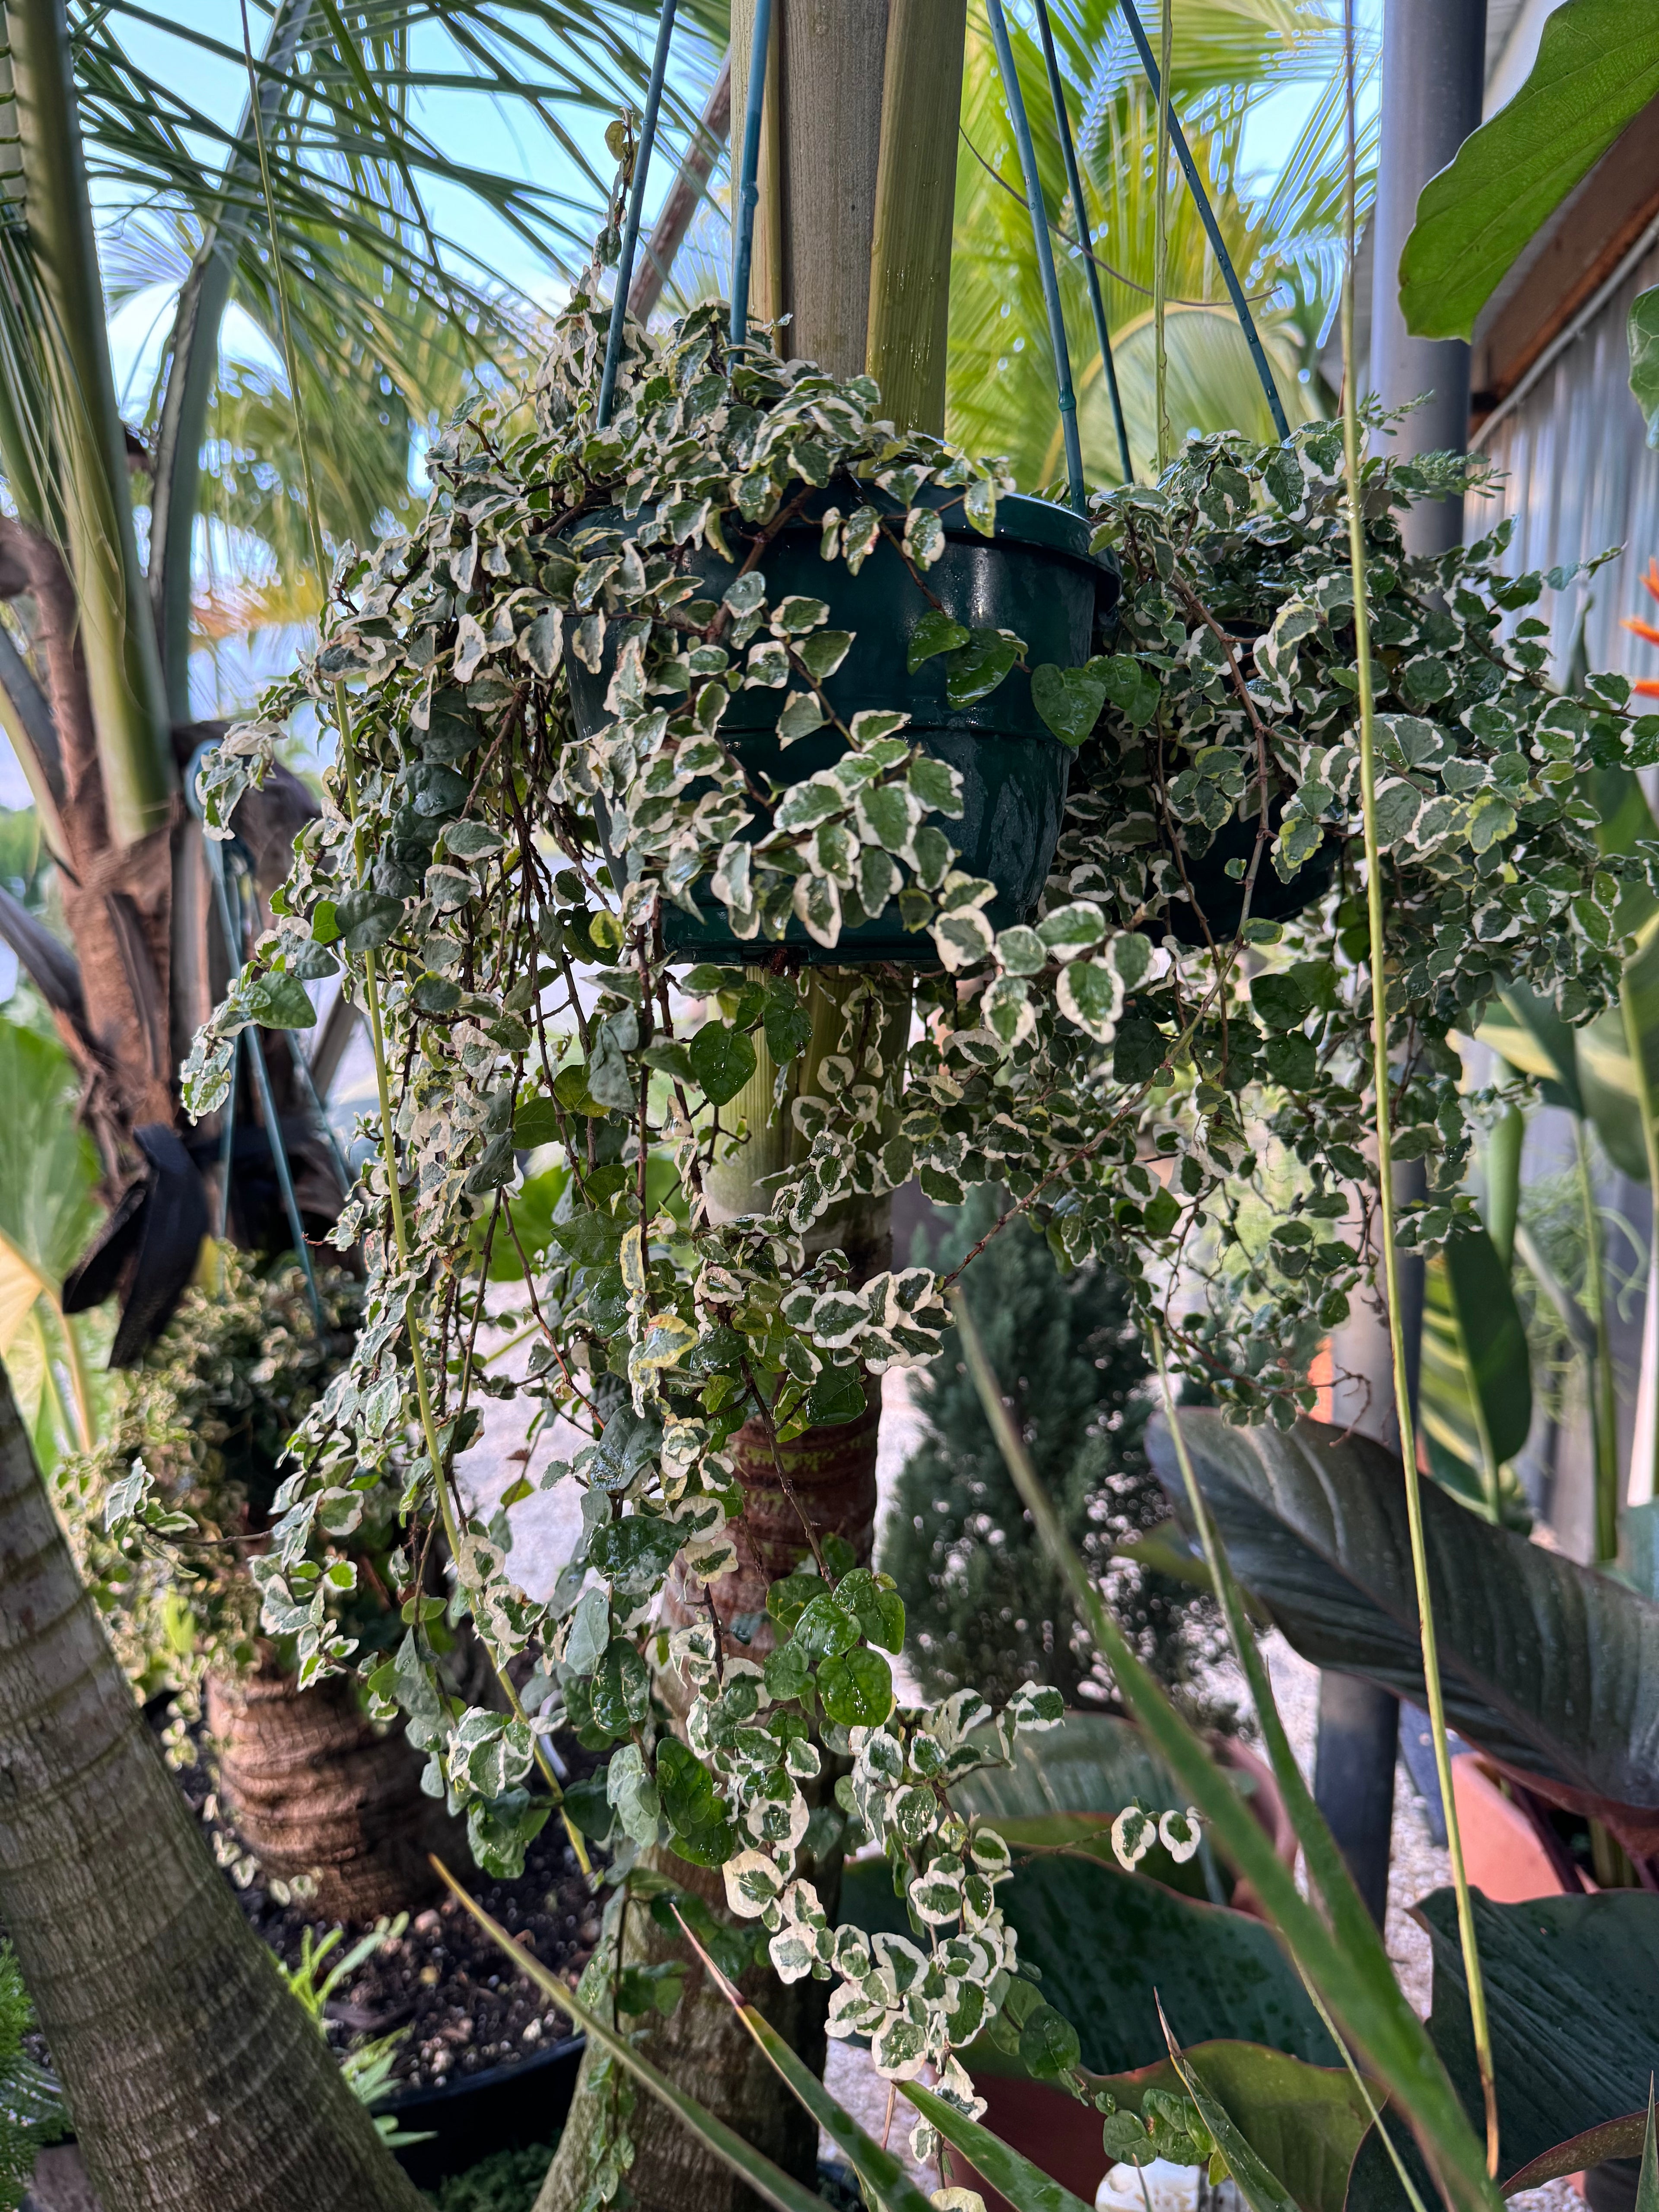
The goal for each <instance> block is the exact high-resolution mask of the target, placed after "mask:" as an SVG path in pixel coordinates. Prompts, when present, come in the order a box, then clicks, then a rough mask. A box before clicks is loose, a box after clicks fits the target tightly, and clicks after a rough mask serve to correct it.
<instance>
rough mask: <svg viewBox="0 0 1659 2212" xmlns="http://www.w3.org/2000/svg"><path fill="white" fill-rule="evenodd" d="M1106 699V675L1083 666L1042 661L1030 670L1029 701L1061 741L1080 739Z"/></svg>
mask: <svg viewBox="0 0 1659 2212" xmlns="http://www.w3.org/2000/svg"><path fill="white" fill-rule="evenodd" d="M1105 703H1106V678H1105V677H1104V675H1103V674H1101V673H1099V672H1098V671H1097V669H1096V666H1095V665H1094V664H1093V663H1092V662H1091V664H1090V665H1089V666H1088V667H1086V668H1057V667H1056V666H1055V665H1054V663H1053V662H1052V661H1045V662H1044V663H1043V665H1042V667H1041V668H1036V669H1033V670H1032V671H1031V704H1032V705H1033V706H1034V707H1035V708H1036V710H1037V712H1038V714H1041V715H1042V719H1043V720H1044V721H1045V722H1046V723H1047V724H1048V727H1049V728H1050V729H1051V730H1052V731H1053V732H1054V735H1055V736H1056V737H1057V738H1059V739H1060V743H1061V744H1064V745H1070V746H1072V747H1073V749H1075V748H1076V747H1077V746H1079V745H1080V744H1082V743H1083V740H1084V739H1085V738H1086V737H1087V736H1088V734H1089V732H1091V730H1092V729H1093V728H1094V726H1095V724H1096V723H1097V721H1098V720H1100V710H1101V708H1103V706H1104V705H1105Z"/></svg>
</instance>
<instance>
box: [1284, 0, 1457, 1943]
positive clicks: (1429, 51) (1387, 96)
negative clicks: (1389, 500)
mask: <svg viewBox="0 0 1659 2212" xmlns="http://www.w3.org/2000/svg"><path fill="white" fill-rule="evenodd" d="M1485 82H1486V0H1384V6H1383V118H1382V120H1383V133H1382V147H1381V159H1380V162H1379V167H1378V173H1377V189H1376V210H1375V212H1374V214H1373V216H1372V244H1373V248H1374V252H1375V255H1376V260H1375V264H1374V269H1373V275H1372V289H1371V357H1370V385H1371V387H1372V389H1373V390H1374V391H1376V393H1377V394H1378V395H1379V397H1380V398H1381V399H1382V401H1383V405H1384V406H1385V407H1398V406H1403V405H1404V404H1405V403H1406V402H1407V400H1411V399H1415V398H1417V397H1418V396H1419V393H1422V392H1428V393H1429V394H1430V395H1431V397H1430V398H1429V401H1428V404H1426V405H1425V406H1423V407H1419V408H1417V409H1416V410H1414V411H1413V413H1412V414H1410V415H1408V416H1407V417H1406V420H1405V422H1403V423H1402V424H1401V427H1400V428H1399V429H1398V431H1397V432H1396V433H1395V436H1394V438H1393V440H1392V441H1391V442H1390V443H1389V446H1388V447H1387V448H1386V450H1389V451H1391V452H1395V453H1401V454H1412V453H1443V452H1445V451H1447V450H1451V451H1454V452H1457V453H1462V451H1463V449H1464V447H1465V445H1466V443H1467V441H1468V421H1469V349H1468V346H1466V345H1464V344H1462V343H1461V342H1459V341H1455V340H1452V341H1442V340H1429V339H1425V338H1413V337H1407V334H1406V325H1405V320H1404V318H1403V317H1402V316H1401V313H1400V302H1399V270H1400V256H1401V250H1402V249H1403V247H1404V246H1405V243H1406V238H1407V233H1408V232H1409V231H1410V229H1411V227H1412V224H1413V222H1415V220H1416V217H1417V196H1418V194H1419V192H1420V191H1422V189H1423V187H1424V185H1425V184H1426V183H1427V182H1428V180H1429V179H1430V178H1431V176H1433V175H1434V174H1435V173H1436V172H1437V170H1440V169H1443V168H1444V167H1446V165H1447V163H1448V162H1449V161H1451V160H1452V158H1453V156H1454V155H1455V154H1456V152H1457V149H1458V148H1459V147H1460V146H1461V145H1462V143H1463V141H1464V139H1465V138H1467V137H1468V135H1469V133H1470V131H1473V130H1474V129H1475V127H1476V126H1477V125H1478V124H1479V123H1480V102H1481V95H1482V93H1483V91H1484V88H1485ZM1360 373H1361V374H1363V373H1364V372H1363V370H1362V371H1361V372H1360ZM1403 526H1404V530H1405V535H1406V544H1407V547H1408V549H1409V550H1411V551H1412V552H1413V553H1422V554H1432V553H1443V552H1445V551H1446V550H1448V548H1449V547H1450V546H1453V545H1455V544H1458V543H1459V541H1460V540H1461V538H1462V534H1463V511H1462V501H1461V500H1455V499H1452V500H1442V501H1436V502H1435V503H1434V505H1432V506H1428V505H1422V506H1418V507H1410V508H1407V511H1406V514H1405V518H1404V525H1403ZM1422 1176H1423V1170H1422V1164H1421V1163H1420V1162H1413V1163H1412V1164H1411V1165H1409V1166H1407V1167H1405V1168H1402V1169H1401V1170H1400V1176H1399V1180H1398V1182H1396V1184H1395V1190H1396V1194H1397V1195H1399V1196H1401V1197H1406V1196H1409V1195H1415V1194H1419V1193H1420V1191H1421V1189H1422V1187H1423V1183H1422ZM1408 1184H1409V1188H1407V1185H1408ZM1401 1287H1402V1290H1403V1291H1404V1292H1405V1294H1406V1296H1407V1299H1408V1300H1409V1302H1410V1307H1411V1310H1408V1311H1407V1315H1406V1316H1405V1318H1406V1325H1407V1346H1408V1347H1409V1348H1410V1350H1411V1354H1412V1363H1413V1364H1412V1376H1411V1383H1412V1394H1411V1395H1412V1401H1413V1405H1415V1403H1416V1400H1417V1368H1418V1363H1419V1359H1420V1357H1421V1349H1422V1330H1423V1267H1422V1262H1421V1261H1420V1260H1418V1259H1416V1258H1415V1257H1414V1256H1410V1257H1407V1259H1406V1260H1405V1261H1404V1268H1403V1275H1402V1284H1401ZM1334 1353H1335V1358H1336V1363H1337V1367H1338V1370H1339V1372H1340V1371H1341V1370H1344V1369H1346V1370H1347V1371H1348V1373H1349V1374H1350V1375H1352V1376H1353V1377H1354V1380H1353V1382H1352V1383H1351V1384H1350V1385H1349V1386H1348V1395H1347V1396H1346V1402H1345V1396H1344V1393H1343V1391H1342V1389H1340V1388H1339V1389H1338V1390H1337V1392H1336V1393H1335V1398H1336V1404H1335V1407H1334V1417H1335V1419H1337V1420H1338V1421H1339V1422H1340V1423H1342V1424H1344V1425H1346V1424H1347V1423H1348V1422H1350V1421H1352V1423H1353V1425H1355V1426H1356V1427H1357V1428H1358V1429H1359V1430H1360V1431H1362V1433H1364V1434H1365V1435H1368V1436H1372V1437H1376V1438H1377V1439H1378V1441H1379V1442H1381V1443H1391V1444H1395V1445H1397V1444H1398V1442H1399V1437H1398V1432H1397V1431H1396V1429H1395V1420H1394V1411H1393V1402H1394V1389H1393V1381H1392V1364H1393V1363H1392V1357H1391V1353H1390V1351H1389V1336H1388V1329H1387V1327H1386V1326H1385V1325H1384V1324H1383V1323H1382V1322H1379V1321H1378V1320H1377V1318H1376V1316H1374V1315H1372V1314H1370V1313H1369V1312H1366V1311H1364V1310H1363V1309H1362V1310H1359V1311H1358V1312H1357V1313H1356V1314H1355V1316H1354V1317H1353V1319H1352V1321H1351V1322H1349V1323H1348V1325H1347V1326H1346V1328H1343V1329H1342V1330H1340V1331H1339V1332H1338V1335H1337V1339H1336V1342H1335V1345H1334ZM1368 1385H1369V1399H1370V1403H1369V1407H1367V1405H1366V1404H1365V1399H1366V1395H1367V1386H1368ZM1399 1730H1400V1707H1399V1705H1398V1703H1397V1701H1396V1700H1395V1699H1394V1698H1393V1697H1392V1696H1390V1694H1389V1692H1388V1691H1386V1690H1379V1689H1376V1688H1375V1687H1374V1686H1372V1685H1371V1684H1370V1683H1368V1682H1361V1681H1358V1680H1355V1679H1354V1678H1353V1677H1352V1676H1350V1675H1341V1674H1322V1676H1321V1677H1320V1684H1319V1749H1318V1753H1317V1760H1316V1769H1315V1779H1314V1795H1315V1796H1316V1798H1317V1800H1318V1802H1319V1808H1320V1810H1321V1811H1322V1813H1323V1814H1324V1815H1325V1818H1326V1820H1328V1822H1329V1823H1330V1826H1331V1832H1332V1833H1333V1835H1334V1837H1335V1838H1336V1840H1337V1842H1338V1844H1340V1847H1341V1850H1342V1853H1343V1856H1344V1857H1345V1858H1346V1860H1347V1862H1348V1864H1349V1866H1350V1868H1351V1869H1352V1873H1353V1876H1354V1880H1355V1881H1356V1882H1357V1883H1358V1886H1359V1891H1360V1894H1361V1895H1362V1896H1363V1897H1364V1899H1365V1902H1366V1903H1367V1905H1370V1909H1371V1911H1372V1912H1373V1913H1374V1914H1375V1916H1376V1920H1377V1922H1378V1924H1379V1925H1380V1924H1381V1923H1382V1920H1383V1914H1384V1911H1385V1910H1386V1907H1387V1904H1388V1894H1389V1842H1390V1831H1391V1828H1392V1826H1393V1818H1394V1776H1395V1756H1396V1752H1397V1747H1398V1742H1399Z"/></svg>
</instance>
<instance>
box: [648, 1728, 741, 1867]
mask: <svg viewBox="0 0 1659 2212" xmlns="http://www.w3.org/2000/svg"><path fill="white" fill-rule="evenodd" d="M657 1790H658V1793H659V1796H660V1797H661V1800H662V1809H663V1812H664V1814H665V1817H666V1819H667V1821H668V1825H669V1826H670V1827H671V1828H672V1829H673V1830H674V1838H673V1842H672V1844H671V1849H673V1850H676V1851H678V1853H679V1855H680V1857H682V1858H683V1859H686V1860H689V1861H690V1863H691V1864H692V1865H693V1866H723V1865H724V1864H725V1863H726V1860H727V1859H729V1858H730V1857H731V1856H732V1851H733V1850H735V1848H736V1845H737V1838H736V1836H735V1835H734V1834H733V1832H732V1825H731V1823H730V1821H729V1820H727V1819H726V1808H725V1806H724V1805H723V1804H722V1803H721V1802H720V1799H719V1797H717V1796H715V1794H714V1777H713V1776H712V1775H711V1774H710V1773H709V1771H708V1768H707V1767H706V1766H704V1765H703V1764H702V1760H701V1759H698V1758H697V1756H696V1753H694V1752H692V1751H690V1750H688V1748H687V1747H686V1746H685V1745H684V1744H683V1743H682V1742H681V1741H680V1740H679V1738H678V1736H671V1735H665V1737H664V1738H663V1740H662V1741H661V1742H660V1743H659V1745H658V1746H657Z"/></svg>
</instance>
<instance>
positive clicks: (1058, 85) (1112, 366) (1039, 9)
mask: <svg viewBox="0 0 1659 2212" xmlns="http://www.w3.org/2000/svg"><path fill="white" fill-rule="evenodd" d="M1036 20H1037V29H1038V31H1039V32H1040V33H1042V60H1043V65H1044V67H1045V68H1046V69H1047V70H1048V90H1049V93H1050V94H1051V95H1052V96H1053V99H1054V125H1055V128H1056V129H1057V130H1058V131H1059V132H1060V152H1061V153H1062V154H1063V155H1065V157H1066V189H1067V191H1069V192H1070V193H1071V195H1072V206H1073V210H1074V211H1075V213H1076V216H1077V242H1078V245H1079V247H1080V248H1081V250H1082V253H1083V274H1084V276H1085V278H1086V279H1087V281H1088V286H1089V306H1090V308H1091V312H1092V313H1093V315H1094V319H1095V337H1096V341H1097V343H1098V344H1099V347H1100V365H1101V368H1102V369H1103V371H1104V373H1105V377H1106V389H1107V391H1108V392H1109V393H1110V395H1111V401H1112V421H1113V422H1115V424H1116V426H1117V457H1118V465H1119V466H1120V467H1121V469H1122V471H1123V481H1124V483H1126V484H1127V483H1133V482H1134V480H1135V470H1134V463H1133V461H1132V460H1131V459H1129V433H1128V431H1127V429H1126V428H1125V427H1124V422H1123V401H1122V398H1121V395H1120V393H1119V392H1118V388H1117V364H1116V362H1115V361H1114V360H1113V359H1112V336H1111V332H1110V331H1109V330H1108V329H1107V327H1106V302H1105V301H1103V299H1102V298H1101V296H1100V271H1099V270H1098V269H1097V268H1096V266H1095V257H1094V254H1093V252H1092V251H1091V240H1090V237H1089V210H1088V206H1087V204H1086V203H1085V200H1084V197H1083V179H1082V177H1081V176H1080V175H1079V172H1078V166H1077V148H1076V146H1075V145H1074V144H1073V139H1072V118H1071V116H1070V114H1069V113H1068V112H1067V110H1066V83H1065V80H1064V78H1062V76H1060V58H1059V56H1058V55H1057V54H1056V53H1055V52H1054V27H1053V26H1052V25H1051V24H1050V22H1049V21H1048V0H1036Z"/></svg>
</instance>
